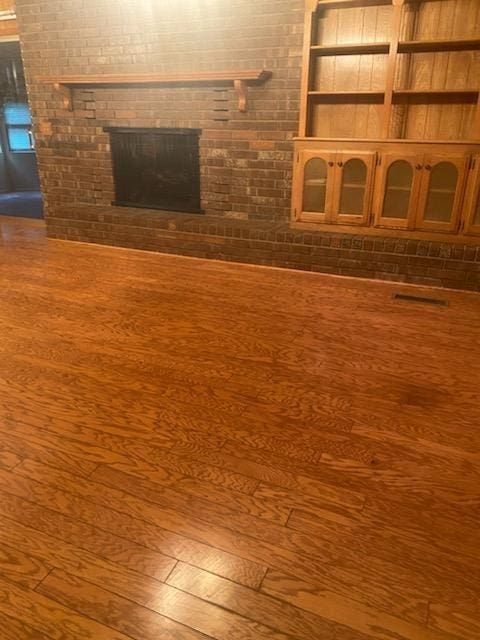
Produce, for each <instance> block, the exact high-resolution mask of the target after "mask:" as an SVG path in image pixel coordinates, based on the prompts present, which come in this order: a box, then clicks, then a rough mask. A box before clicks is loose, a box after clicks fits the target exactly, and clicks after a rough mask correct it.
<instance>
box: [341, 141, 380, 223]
mask: <svg viewBox="0 0 480 640" xmlns="http://www.w3.org/2000/svg"><path fill="white" fill-rule="evenodd" d="M375 161H376V153H375V152H372V151H357V152H354V151H349V152H341V153H337V154H336V157H335V162H336V167H335V187H334V194H333V195H334V199H333V209H332V217H331V221H332V222H334V223H337V224H367V222H368V220H369V217H370V208H371V199H372V186H373V176H374V171H375Z"/></svg>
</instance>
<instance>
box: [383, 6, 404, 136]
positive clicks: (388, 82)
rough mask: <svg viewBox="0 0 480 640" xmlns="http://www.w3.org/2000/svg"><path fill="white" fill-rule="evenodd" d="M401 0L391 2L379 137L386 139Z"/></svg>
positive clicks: (395, 67) (396, 53) (390, 110)
mask: <svg viewBox="0 0 480 640" xmlns="http://www.w3.org/2000/svg"><path fill="white" fill-rule="evenodd" d="M403 4H404V2H403V0H393V18H392V32H391V35H390V52H389V54H388V62H387V75H386V78H385V98H384V111H383V122H382V127H381V137H382V138H385V139H386V138H388V136H389V134H390V120H391V115H392V103H393V89H394V86H395V72H396V69H397V58H398V43H399V40H400V33H401V28H402V11H403Z"/></svg>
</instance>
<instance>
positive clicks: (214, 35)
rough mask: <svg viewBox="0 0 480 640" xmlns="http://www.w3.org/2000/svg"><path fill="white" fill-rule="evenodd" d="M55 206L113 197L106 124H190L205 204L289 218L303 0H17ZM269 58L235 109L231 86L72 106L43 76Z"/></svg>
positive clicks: (252, 65)
mask: <svg viewBox="0 0 480 640" xmlns="http://www.w3.org/2000/svg"><path fill="white" fill-rule="evenodd" d="M17 12H18V16H19V21H20V25H21V32H22V37H21V40H22V50H23V56H24V61H25V67H26V72H27V82H28V84H29V91H30V98H31V105H32V111H33V115H34V119H35V123H36V138H37V147H38V157H39V162H40V174H41V180H42V187H43V190H44V193H45V199H46V206H47V212H51V211H54V210H55V209H56V208H57V207H58V205H62V204H64V203H71V202H72V200H74V201H76V202H80V203H89V204H101V205H104V204H108V203H110V202H111V200H112V199H113V180H112V171H111V160H110V152H109V146H108V142H109V139H108V134H106V133H103V131H102V129H103V127H104V126H109V125H116V126H132V127H192V128H200V129H202V130H203V135H202V139H201V165H202V207H203V208H204V209H205V212H206V213H207V214H211V215H220V216H224V215H225V216H229V217H236V218H247V217H248V218H256V219H275V220H281V219H283V220H285V219H287V218H288V215H289V204H290V182H291V165H292V143H291V139H292V136H293V135H294V132H295V130H296V128H297V122H298V108H299V84H300V68H301V45H302V26H303V24H302V22H303V0H228V2H227V1H226V0H202V1H199V0H162V1H161V2H160V1H153V0H115V2H112V0H17ZM256 68H259V69H261V68H265V69H269V70H271V71H273V78H272V79H271V80H269V81H268V82H267V83H266V84H265V85H263V86H259V87H254V88H251V89H250V91H249V96H250V109H249V111H248V112H247V113H240V112H239V111H238V108H237V105H238V102H237V101H236V99H235V96H234V93H233V89H227V88H225V87H213V86H211V87H205V86H201V87H198V86H197V87H173V88H153V89H152V88H141V89H138V88H135V89H117V88H113V89H112V88H108V89H97V90H95V91H88V90H79V91H75V93H74V106H75V110H74V112H73V113H69V112H67V113H66V112H65V111H64V110H63V109H62V107H61V100H60V98H59V96H58V95H56V94H55V92H53V91H52V88H51V87H49V86H48V85H47V86H46V85H45V84H43V83H38V82H36V81H35V77H36V76H38V75H53V76H54V75H56V74H66V73H68V74H88V73H91V74H98V73H132V72H139V73H142V72H145V73H147V72H160V73H161V72H164V73H174V72H176V71H212V70H227V69H256Z"/></svg>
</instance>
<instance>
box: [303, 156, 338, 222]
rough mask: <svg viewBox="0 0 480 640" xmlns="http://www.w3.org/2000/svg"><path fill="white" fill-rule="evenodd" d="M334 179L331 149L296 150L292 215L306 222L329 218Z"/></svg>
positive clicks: (327, 219)
mask: <svg viewBox="0 0 480 640" xmlns="http://www.w3.org/2000/svg"><path fill="white" fill-rule="evenodd" d="M334 183H335V153H334V152H333V151H325V150H322V149H319V150H318V151H300V152H299V153H298V154H297V163H296V170H295V184H296V185H297V190H296V192H295V193H294V208H295V215H296V216H298V219H299V220H300V219H301V220H305V221H306V222H330V219H331V211H332V207H333V204H332V203H333V191H334Z"/></svg>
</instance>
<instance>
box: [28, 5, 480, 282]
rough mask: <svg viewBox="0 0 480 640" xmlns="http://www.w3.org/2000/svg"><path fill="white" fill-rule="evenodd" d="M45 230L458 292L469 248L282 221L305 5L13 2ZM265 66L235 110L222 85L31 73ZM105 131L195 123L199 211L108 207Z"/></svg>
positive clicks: (472, 276)
mask: <svg viewBox="0 0 480 640" xmlns="http://www.w3.org/2000/svg"><path fill="white" fill-rule="evenodd" d="M16 6H17V14H18V18H19V24H20V33H21V42H22V50H23V56H24V62H25V69H26V77H27V84H28V88H29V94H30V102H31V107H32V112H33V116H34V123H35V133H36V140H37V149H38V159H39V169H40V176H41V182H42V189H43V192H44V196H45V204H46V217H47V228H48V233H49V235H50V237H54V238H62V239H71V240H80V241H87V242H101V243H107V244H113V245H118V246H127V247H138V248H144V249H151V250H156V251H167V252H178V253H185V254H187V255H197V256H203V257H212V258H220V259H227V260H239V261H244V262H254V263H259V264H271V265H276V266H285V267H294V268H301V269H310V270H316V271H323V272H326V273H340V274H344V275H358V276H366V277H376V278H384V279H389V280H396V281H400V282H415V283H421V284H434V285H441V286H452V287H458V288H468V289H478V288H479V287H480V250H477V247H472V246H468V245H463V244H458V243H455V244H454V243H452V244H449V243H446V244H445V243H444V244H442V243H440V242H422V241H421V240H417V241H410V242H407V241H404V240H401V239H398V240H397V241H396V240H394V239H393V240H392V239H391V238H381V237H377V238H371V237H362V236H361V235H357V236H345V235H340V234H335V233H330V232H323V231H322V230H321V229H319V230H314V231H312V232H307V231H300V230H298V229H297V230H293V229H290V227H289V222H288V221H289V217H290V195H291V193H290V187H291V171H292V150H293V144H292V138H293V136H294V135H295V134H296V131H297V123H298V111H299V98H300V74H301V50H302V40H303V11H304V0H114V1H113V0H17V1H16ZM252 68H259V69H261V68H264V69H268V70H270V71H272V72H273V77H272V79H271V80H269V81H268V82H267V83H266V84H264V85H262V86H258V87H254V88H251V89H250V90H249V99H250V108H249V111H248V112H247V113H240V112H239V111H238V108H237V101H236V99H235V96H234V93H233V90H232V89H227V88H225V87H213V86H201V87H199V86H197V87H169V88H141V89H138V88H135V89H126V88H122V89H117V88H103V89H100V88H99V89H95V90H94V91H93V90H87V89H85V90H76V91H75V92H74V111H73V112H68V111H65V110H64V109H63V108H62V102H61V98H60V96H59V95H57V94H56V93H55V91H54V90H53V88H52V86H50V85H48V84H45V83H41V82H38V81H37V80H36V77H37V76H39V75H52V76H55V75H62V74H78V75H81V74H101V73H134V72H139V73H142V72H144V73H147V72H159V73H162V72H164V73H174V72H177V71H178V72H181V71H188V72H190V71H213V70H226V69H252ZM106 126H131V127H178V128H196V129H197V128H198V129H202V138H201V183H202V184H201V188H202V207H203V209H204V210H205V213H206V214H207V215H206V216H204V217H201V216H196V217H195V219H193V220H192V219H191V216H183V217H182V215H181V214H180V215H176V216H174V215H171V214H162V213H160V212H156V213H153V212H150V213H149V212H144V211H142V210H130V209H122V208H119V207H112V206H111V204H110V203H111V201H112V199H113V198H114V194H113V177H112V167H111V156H110V149H109V138H108V134H106V133H104V131H103V128H104V127H106Z"/></svg>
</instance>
